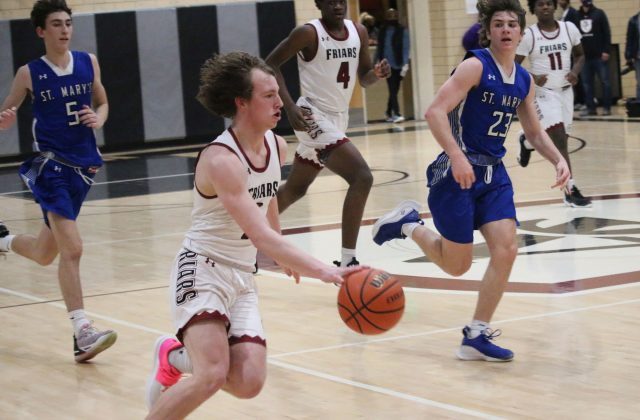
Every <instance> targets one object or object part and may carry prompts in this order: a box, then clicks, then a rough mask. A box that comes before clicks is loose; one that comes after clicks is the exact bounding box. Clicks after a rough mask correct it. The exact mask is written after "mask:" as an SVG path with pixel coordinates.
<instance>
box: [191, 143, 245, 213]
mask: <svg viewBox="0 0 640 420" xmlns="http://www.w3.org/2000/svg"><path fill="white" fill-rule="evenodd" d="M209 146H220V147H224V148H225V149H227V150H229V151H230V152H231V153H233V154H234V155H236V157H237V158H238V160H240V162H242V159H240V156H238V154H237V153H236V151H235V150H233V149H232V148H231V147H229V146H227V145H226V144H222V143H215V142H211V143H209V144H207V145H206V146H205V147H204V148H203V149H202V150H201V151H200V153H198V157H197V158H196V165H195V167H194V168H193V186H194V188H195V189H196V191H197V192H198V194H199V195H200V197H202V198H204V199H206V200H211V199H213V198H218V195H217V194H214V195H207V194H204V193H203V192H202V191H200V188H198V184H197V183H196V170H197V168H198V162H199V161H200V155H201V154H202V152H204V151H205V150H206V149H207V148H208V147H209Z"/></svg>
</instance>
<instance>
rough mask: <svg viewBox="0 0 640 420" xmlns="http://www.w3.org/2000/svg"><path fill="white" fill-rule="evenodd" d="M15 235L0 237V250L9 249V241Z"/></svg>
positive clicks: (5, 250) (7, 250) (11, 240)
mask: <svg viewBox="0 0 640 420" xmlns="http://www.w3.org/2000/svg"><path fill="white" fill-rule="evenodd" d="M15 237H16V235H7V236H5V237H4V238H0V251H4V252H9V251H11V242H13V238H15Z"/></svg>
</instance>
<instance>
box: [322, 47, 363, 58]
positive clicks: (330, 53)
mask: <svg viewBox="0 0 640 420" xmlns="http://www.w3.org/2000/svg"><path fill="white" fill-rule="evenodd" d="M357 57H358V49H357V48H356V47H351V48H327V60H331V59H335V58H357Z"/></svg>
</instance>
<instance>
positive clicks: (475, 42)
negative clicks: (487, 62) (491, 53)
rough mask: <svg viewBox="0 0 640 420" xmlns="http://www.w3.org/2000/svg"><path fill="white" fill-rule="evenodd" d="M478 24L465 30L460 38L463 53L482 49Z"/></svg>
mask: <svg viewBox="0 0 640 420" xmlns="http://www.w3.org/2000/svg"><path fill="white" fill-rule="evenodd" d="M480 27H481V25H480V22H476V23H474V24H473V25H471V26H470V27H469V29H467V32H465V33H464V35H463V36H462V46H463V47H464V50H465V51H470V50H477V49H480V48H482V47H481V46H480V34H478V31H480Z"/></svg>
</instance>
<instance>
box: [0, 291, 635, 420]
mask: <svg viewBox="0 0 640 420" xmlns="http://www.w3.org/2000/svg"><path fill="white" fill-rule="evenodd" d="M0 292H2V293H6V294H9V295H13V296H18V297H22V298H24V299H29V300H34V301H37V302H42V303H44V304H46V305H51V306H53V307H57V308H62V309H64V310H66V307H65V305H64V304H62V303H58V302H46V301H45V299H42V298H39V297H37V296H33V295H30V294H27V293H22V292H18V291H15V290H11V289H7V288H3V287H0ZM635 303H640V298H638V299H629V300H624V301H619V302H613V303H606V304H599V305H590V306H584V307H581V308H572V309H566V310H563V311H553V312H547V313H542V314H535V315H527V316H522V317H517V318H511V319H504V320H499V321H495V322H493V324H494V325H496V324H507V323H512V322H518V321H523V320H530V319H539V318H547V317H552V316H557V315H565V314H570V313H577V312H585V311H589V310H594V309H601V308H609V307H613V306H619V305H627V304H635ZM85 313H86V314H87V315H88V316H90V317H92V318H96V319H100V320H103V321H108V322H110V323H112V324H118V325H122V326H125V327H128V328H132V329H137V330H141V331H144V332H149V333H152V334H155V335H166V334H168V333H167V332H165V331H161V330H158V329H155V328H150V327H147V326H144V325H141V324H137V323H133V322H129V321H124V320H121V319H118V318H113V317H110V316H106V315H101V314H98V313H95V312H90V311H85ZM458 329H459V327H454V328H445V329H438V330H432V331H426V332H423V333H416V334H405V335H401V336H395V337H385V338H381V339H372V340H367V341H365V342H358V343H348V344H341V345H334V346H325V347H318V348H315V349H307V350H301V351H295V352H288V353H280V354H277V355H272V356H268V357H267V363H269V364H271V365H274V366H278V367H281V368H283V369H288V370H292V371H295V372H298V373H303V374H307V375H311V376H314V377H317V378H321V379H325V380H330V381H334V382H338V383H342V384H346V385H351V386H354V387H356V388H360V389H365V390H368V391H371V392H377V393H382V394H384V395H389V396H392V397H395V398H401V399H405V400H408V401H413V402H416V403H419V404H423V405H429V406H433V407H438V408H441V409H444V410H449V411H453V412H456V413H462V414H467V415H472V416H475V417H481V418H497V417H496V416H491V415H488V414H485V413H481V412H475V411H473V410H468V409H465V408H463V407H458V406H454V405H449V404H446V403H440V402H437V401H433V400H429V399H425V398H421V397H417V396H415V395H411V394H405V393H401V392H398V391H393V390H391V389H387V388H383V387H377V386H375V385H368V384H364V383H361V382H356V381H352V380H350V379H346V378H340V377H337V376H333V375H330V374H327V373H323V372H319V371H314V370H311V369H307V368H302V367H299V366H296V365H292V364H290V363H286V362H282V361H280V360H278V359H281V358H283V357H288V356H295V355H300V354H309V353H314V352H320V351H326V350H335V349H340V348H347V347H355V346H363V345H367V344H376V343H380V342H384V341H392V340H403V339H406V338H414V337H422V336H427V335H435V334H439V333H442V332H450V331H455V330H458ZM334 379H335V380H334Z"/></svg>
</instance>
